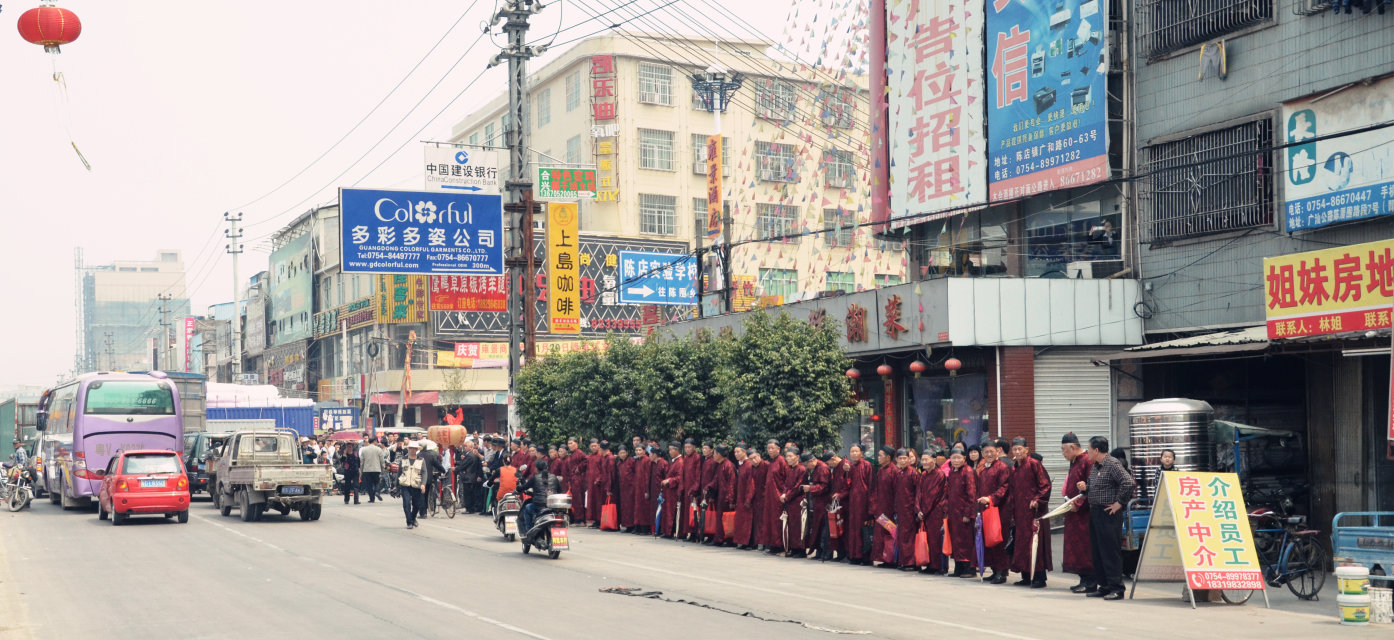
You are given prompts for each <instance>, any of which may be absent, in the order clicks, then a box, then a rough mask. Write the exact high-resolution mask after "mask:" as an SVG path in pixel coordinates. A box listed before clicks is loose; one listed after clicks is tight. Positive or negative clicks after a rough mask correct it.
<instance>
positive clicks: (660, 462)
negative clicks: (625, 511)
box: [636, 445, 668, 536]
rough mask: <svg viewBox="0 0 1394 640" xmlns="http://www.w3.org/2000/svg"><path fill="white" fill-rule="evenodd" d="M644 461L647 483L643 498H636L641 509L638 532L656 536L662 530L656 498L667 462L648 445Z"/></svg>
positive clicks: (659, 451) (660, 489)
mask: <svg viewBox="0 0 1394 640" xmlns="http://www.w3.org/2000/svg"><path fill="white" fill-rule="evenodd" d="M646 459H647V460H648V472H647V473H646V474H645V476H644V478H645V482H646V483H647V484H645V485H644V497H643V498H642V499H638V498H636V500H637V501H638V502H639V504H640V505H642V507H643V508H642V510H641V511H640V517H639V520H642V521H643V522H642V523H641V525H640V528H639V531H641V532H644V533H647V534H650V535H655V536H656V535H658V532H659V530H660V529H661V528H662V517H661V514H660V512H659V508H660V503H659V500H658V496H659V495H660V494H661V493H662V492H663V486H662V484H661V483H662V482H663V479H664V478H666V477H667V476H668V460H667V459H666V458H664V457H663V453H662V452H661V450H660V449H659V448H658V447H656V446H653V445H649V447H648V455H647V456H646Z"/></svg>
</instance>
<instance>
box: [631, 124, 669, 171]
mask: <svg viewBox="0 0 1394 640" xmlns="http://www.w3.org/2000/svg"><path fill="white" fill-rule="evenodd" d="M639 168H640V169H653V170H656V171H673V132H672V131H659V130H657V129H640V130H639Z"/></svg>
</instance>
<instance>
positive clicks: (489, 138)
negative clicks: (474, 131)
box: [484, 122, 498, 146]
mask: <svg viewBox="0 0 1394 640" xmlns="http://www.w3.org/2000/svg"><path fill="white" fill-rule="evenodd" d="M494 131H495V129H494V123H492V122H490V123H489V124H486V125H484V144H486V145H489V146H498V142H497V141H496V140H494Z"/></svg>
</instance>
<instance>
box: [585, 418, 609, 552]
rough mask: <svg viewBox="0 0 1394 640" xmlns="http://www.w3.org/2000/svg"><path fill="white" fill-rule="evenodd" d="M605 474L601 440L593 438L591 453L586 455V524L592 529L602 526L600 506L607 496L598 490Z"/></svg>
mask: <svg viewBox="0 0 1394 640" xmlns="http://www.w3.org/2000/svg"><path fill="white" fill-rule="evenodd" d="M604 474H605V458H604V456H603V455H602V454H601V452H600V441H599V440H597V439H595V438H591V442H590V455H587V456H586V518H585V521H586V524H587V525H589V526H590V528H592V529H596V528H599V527H600V508H601V507H602V506H604V505H605V496H603V495H600V492H599V491H598V490H599V488H600V486H601V482H600V478H601V476H603V475H604Z"/></svg>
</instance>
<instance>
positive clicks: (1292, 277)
mask: <svg viewBox="0 0 1394 640" xmlns="http://www.w3.org/2000/svg"><path fill="white" fill-rule="evenodd" d="M1263 273H1264V290H1265V292H1266V293H1265V295H1264V301H1265V303H1266V304H1265V307H1266V313H1267V319H1268V337H1269V339H1273V338H1296V337H1301V336H1313V335H1321V334H1325V333H1342V332H1346V331H1369V330H1372V329H1388V328H1390V305H1391V301H1394V240H1381V241H1379V242H1368V243H1365V244H1356V245H1350V246H1347V247H1336V248H1333V249H1323V250H1321V251H1308V252H1305V253H1294V254H1290V255H1286V256H1278V257H1276V258H1264V260H1263Z"/></svg>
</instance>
